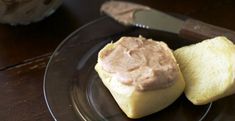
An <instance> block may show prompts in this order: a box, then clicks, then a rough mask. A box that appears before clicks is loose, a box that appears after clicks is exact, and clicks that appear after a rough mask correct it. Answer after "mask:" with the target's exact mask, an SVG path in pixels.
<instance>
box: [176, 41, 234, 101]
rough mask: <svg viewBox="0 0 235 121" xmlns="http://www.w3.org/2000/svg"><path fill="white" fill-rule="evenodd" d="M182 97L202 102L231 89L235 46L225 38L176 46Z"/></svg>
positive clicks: (222, 94) (230, 91)
mask: <svg viewBox="0 0 235 121" xmlns="http://www.w3.org/2000/svg"><path fill="white" fill-rule="evenodd" d="M174 55H175V57H176V60H177V62H178V63H179V66H180V68H181V71H182V73H183V76H184V79H185V82H186V87H185V94H186V97H187V98H188V99H189V100H190V101H191V102H192V103H193V104H195V105H203V104H207V103H209V102H212V101H215V100H217V99H220V98H222V97H225V96H228V95H231V94H233V93H234V92H235V88H234V87H235V81H234V76H235V46H234V44H233V43H232V42H230V41H229V40H228V39H227V38H225V37H216V38H213V39H208V40H205V41H203V42H201V43H198V44H195V45H191V46H186V47H182V48H179V49H177V50H176V51H175V52H174Z"/></svg>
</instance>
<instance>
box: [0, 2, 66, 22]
mask: <svg viewBox="0 0 235 121" xmlns="http://www.w3.org/2000/svg"><path fill="white" fill-rule="evenodd" d="M61 3H62V0H0V23H7V24H11V25H16V24H29V23H31V22H36V21H39V20H42V19H43V18H44V17H46V16H49V15H50V14H52V13H53V12H54V11H55V9H57V8H58V7H59V6H60V5H61Z"/></svg>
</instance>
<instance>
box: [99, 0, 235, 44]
mask: <svg viewBox="0 0 235 121" xmlns="http://www.w3.org/2000/svg"><path fill="white" fill-rule="evenodd" d="M100 9H101V11H102V12H104V13H106V14H107V15H109V16H111V17H112V18H114V19H115V20H117V21H118V22H120V23H122V24H125V25H133V26H137V27H142V28H147V29H154V30H160V31H165V32H170V33H174V34H177V35H179V36H180V37H182V38H185V39H188V40H192V41H201V40H204V39H208V38H212V37H215V36H226V37H227V38H229V39H230V40H231V41H233V42H234V43H235V32H234V31H232V30H229V29H226V28H222V27H218V26H214V25H211V24H208V23H204V22H202V21H199V20H195V19H192V18H188V19H185V20H183V19H180V18H177V17H174V16H171V15H169V14H166V13H164V12H161V11H158V10H155V9H152V8H150V7H148V6H144V5H140V4H135V3H131V2H124V1H108V2H105V3H104V4H103V5H102V6H101V8H100Z"/></svg>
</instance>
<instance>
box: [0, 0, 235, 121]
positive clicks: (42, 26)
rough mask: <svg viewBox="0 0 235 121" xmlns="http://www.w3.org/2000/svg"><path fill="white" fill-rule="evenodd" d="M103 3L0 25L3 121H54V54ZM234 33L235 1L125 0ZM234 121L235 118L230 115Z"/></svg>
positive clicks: (96, 0) (79, 1) (73, 5)
mask: <svg viewBox="0 0 235 121" xmlns="http://www.w3.org/2000/svg"><path fill="white" fill-rule="evenodd" d="M104 1H105V0H64V4H63V5H62V6H61V7H60V8H59V9H58V10H57V11H56V12H55V13H54V14H53V15H51V16H50V17H48V18H46V19H45V20H43V21H41V22H38V23H33V24H31V25H28V26H9V25H5V24H0V120H1V121H52V120H53V118H52V117H51V115H50V113H49V111H48V109H47V107H46V104H45V101H44V97H43V87H42V84H43V75H44V71H45V67H46V64H47V62H48V59H49V57H50V55H51V54H52V52H53V50H54V49H55V48H56V46H57V45H58V44H59V43H60V42H61V41H62V40H63V39H64V38H65V37H66V36H68V35H69V34H70V33H71V32H73V31H74V30H75V29H77V28H79V27H81V26H82V25H84V24H86V23H88V22H90V21H92V20H95V19H96V18H98V17H100V16H101V15H100V12H99V7H100V5H101V4H102V3H103V2H104ZM126 1H132V2H134V1H135V2H138V3H142V4H145V5H148V6H151V7H153V8H156V9H159V10H162V11H164V12H169V13H177V14H180V15H185V16H188V17H192V18H195V19H198V20H201V21H204V22H207V23H210V24H213V25H218V26H221V27H225V28H228V29H231V30H235V22H234V21H235V14H234V13H235V7H234V6H235V1H233V0H216V1H215V0H175V1H172V0H126ZM230 119H235V118H234V117H232V118H231V117H230Z"/></svg>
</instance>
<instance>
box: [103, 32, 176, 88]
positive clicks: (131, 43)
mask: <svg viewBox="0 0 235 121" xmlns="http://www.w3.org/2000/svg"><path fill="white" fill-rule="evenodd" d="M99 55H100V60H99V63H100V64H101V66H102V68H103V69H104V70H105V71H107V72H109V73H111V74H112V76H113V77H112V78H116V79H117V80H119V81H120V82H121V83H123V84H126V85H132V86H135V88H136V89H137V90H139V91H144V90H153V89H162V88H167V87H169V86H171V85H173V84H174V82H175V81H176V80H177V78H178V71H177V66H178V65H177V63H176V61H175V59H174V57H173V55H172V53H171V50H170V49H169V48H168V46H167V45H166V44H165V43H164V42H157V41H153V40H151V39H145V38H143V37H122V38H121V39H120V40H119V41H118V42H116V43H114V46H113V47H112V48H111V49H108V50H106V51H100V53H99Z"/></svg>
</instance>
